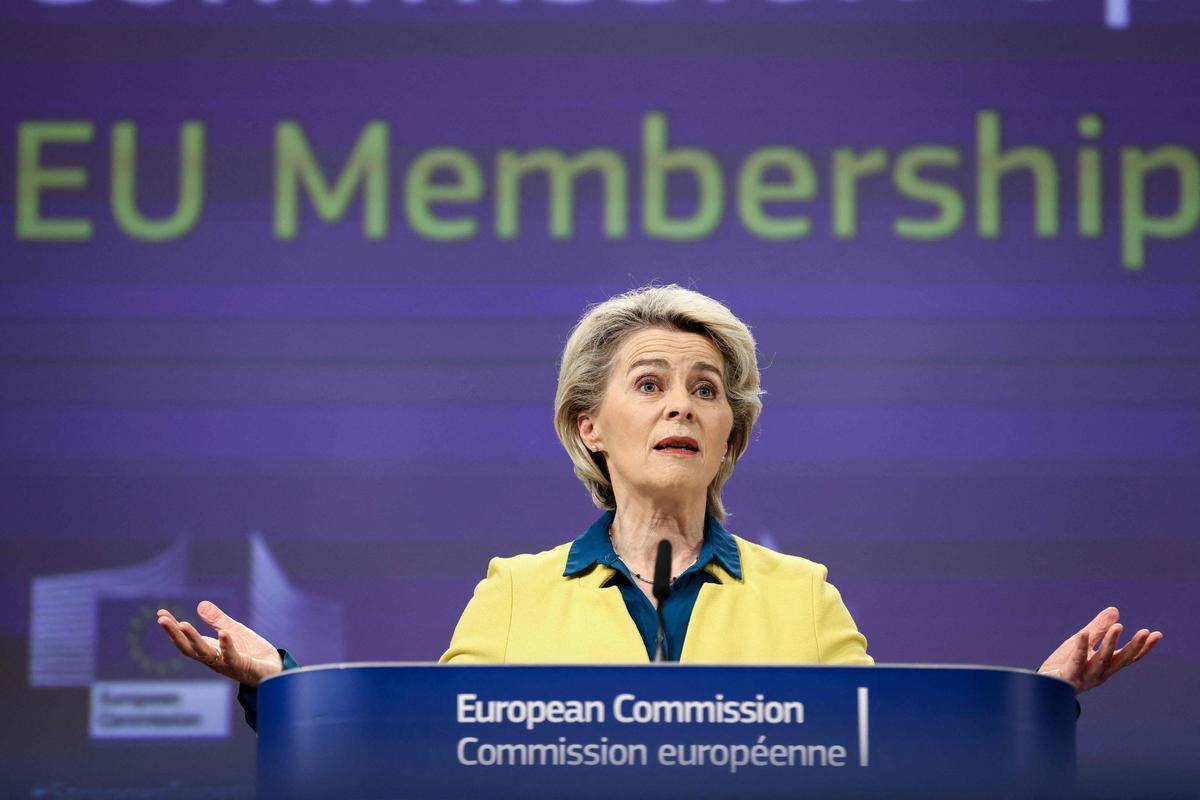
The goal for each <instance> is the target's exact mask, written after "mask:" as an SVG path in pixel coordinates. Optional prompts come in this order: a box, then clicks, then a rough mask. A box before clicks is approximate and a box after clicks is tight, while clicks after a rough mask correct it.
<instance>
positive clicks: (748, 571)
mask: <svg viewBox="0 0 1200 800" xmlns="http://www.w3.org/2000/svg"><path fill="white" fill-rule="evenodd" d="M733 538H734V541H736V542H737V546H738V555H739V556H740V557H741V560H742V573H743V575H744V576H746V577H747V578H749V577H750V576H759V577H769V578H774V579H778V580H789V579H790V580H812V579H813V578H818V579H821V580H824V578H825V576H826V575H827V574H828V572H829V571H828V569H826V567H825V565H824V564H820V563H818V562H816V561H811V560H809V559H807V558H804V557H803V556H793V555H788V554H787V553H780V552H777V551H775V550H772V549H771V548H769V547H764V546H763V545H761V544H757V543H755V542H751V541H749V540H747V539H743V538H742V537H740V536H736V535H735V536H734V537H733Z"/></svg>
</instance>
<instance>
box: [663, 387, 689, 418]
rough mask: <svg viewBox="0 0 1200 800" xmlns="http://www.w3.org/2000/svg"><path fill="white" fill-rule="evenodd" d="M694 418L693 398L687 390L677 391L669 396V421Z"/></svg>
mask: <svg viewBox="0 0 1200 800" xmlns="http://www.w3.org/2000/svg"><path fill="white" fill-rule="evenodd" d="M680 417H682V418H683V419H691V418H692V396H691V394H689V393H688V392H687V391H685V390H681V389H676V390H675V391H672V392H669V393H668V394H667V419H678V418H680Z"/></svg>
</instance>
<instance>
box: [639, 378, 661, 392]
mask: <svg viewBox="0 0 1200 800" xmlns="http://www.w3.org/2000/svg"><path fill="white" fill-rule="evenodd" d="M657 389H658V384H656V383H655V382H654V381H648V380H647V381H642V382H641V383H639V384H638V391H639V392H641V393H642V394H650V393H651V392H653V391H655V390H657Z"/></svg>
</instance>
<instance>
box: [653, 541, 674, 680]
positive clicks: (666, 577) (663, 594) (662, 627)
mask: <svg viewBox="0 0 1200 800" xmlns="http://www.w3.org/2000/svg"><path fill="white" fill-rule="evenodd" d="M670 594H671V543H670V542H668V541H667V540H666V539H663V540H662V541H661V542H659V543H658V554H657V556H656V557H655V559H654V599H655V600H657V601H658V647H656V648H655V650H654V660H655V661H667V660H669V659H668V658H667V623H666V621H665V620H664V619H663V606H664V605H665V604H666V602H667V597H669V596H670Z"/></svg>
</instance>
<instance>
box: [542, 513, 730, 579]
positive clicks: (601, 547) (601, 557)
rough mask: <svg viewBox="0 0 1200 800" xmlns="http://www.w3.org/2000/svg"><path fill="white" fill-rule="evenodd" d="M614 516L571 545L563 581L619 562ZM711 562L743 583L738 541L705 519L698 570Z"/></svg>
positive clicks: (603, 516)
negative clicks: (614, 543)
mask: <svg viewBox="0 0 1200 800" xmlns="http://www.w3.org/2000/svg"><path fill="white" fill-rule="evenodd" d="M614 516H616V515H615V513H614V512H612V511H605V512H604V513H603V514H601V515H600V518H599V519H598V520H596V521H595V522H593V523H592V525H591V527H589V528H588V529H587V530H586V531H584V532H583V533H581V534H580V535H579V537H578V538H576V539H575V541H573V542H571V550H570V552H569V553H567V567H566V569H564V570H563V577H568V578H569V577H571V576H574V575H578V574H579V573H581V572H584V571H585V570H587V569H588V568H589V567H591V566H592V565H594V564H603V565H605V566H609V567H611V566H612V565H613V564H614V563H615V562H616V561H617V553H616V551H615V550H613V546H612V539H611V538H610V537H609V535H608V529H609V526H611V525H612V521H613V517H614ZM710 561H716V562H717V563H718V564H720V565H721V566H722V567H724V568H725V571H726V572H728V573H729V574H730V575H732V576H733V577H734V578H736V579H737V580H739V581H740V580H741V579H742V562H741V559H740V558H739V557H738V546H737V541H735V540H734V538H733V534H731V533H730V532H729V531H727V530H725V527H724V526H723V525H722V524H721V523H720V522H718V521H717V520H716V519H715V518H714V517H712V516H705V517H704V544H703V545H701V547H700V556H699V558H697V559H696V569H704V568H705V567H706V566H708V564H709V562H710Z"/></svg>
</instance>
